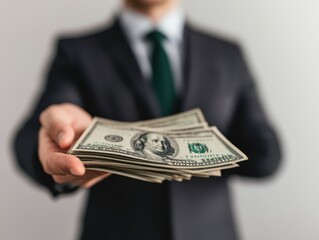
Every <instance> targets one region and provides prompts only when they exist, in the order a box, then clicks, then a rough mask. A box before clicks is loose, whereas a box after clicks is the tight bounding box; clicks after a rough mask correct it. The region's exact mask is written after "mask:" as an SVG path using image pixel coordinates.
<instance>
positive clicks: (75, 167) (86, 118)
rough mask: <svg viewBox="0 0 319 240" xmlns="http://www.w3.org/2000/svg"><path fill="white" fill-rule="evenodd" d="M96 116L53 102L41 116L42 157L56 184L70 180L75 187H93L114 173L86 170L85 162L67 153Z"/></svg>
mask: <svg viewBox="0 0 319 240" xmlns="http://www.w3.org/2000/svg"><path fill="white" fill-rule="evenodd" d="M91 121H92V117H91V116H90V114H88V113H87V112H86V111H84V110H83V109H82V108H80V107H78V106H76V105H74V104H69V103H66V104H58V105H52V106H50V107H48V108H47V109H45V110H44V111H43V112H42V113H41V115H40V122H41V129H40V131H39V148H38V149H39V150H38V151H39V152H38V154H39V159H40V162H41V164H42V167H43V169H44V171H45V172H46V173H47V174H49V175H51V176H52V177H53V179H54V181H55V182H56V183H69V184H72V185H73V186H80V187H84V188H90V187H92V186H93V185H95V184H96V183H98V182H100V181H101V180H103V179H104V178H106V177H108V176H109V175H110V174H109V173H105V172H97V171H86V170H85V168H84V165H83V163H82V162H81V160H80V159H78V158H77V157H75V156H72V155H69V154H66V151H67V149H68V148H69V147H70V146H71V145H72V144H73V143H74V141H76V140H77V139H78V138H79V137H80V135H81V134H82V133H83V131H84V130H85V129H86V128H87V126H88V125H89V124H90V123H91Z"/></svg>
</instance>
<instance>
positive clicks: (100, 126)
mask: <svg viewBox="0 0 319 240" xmlns="http://www.w3.org/2000/svg"><path fill="white" fill-rule="evenodd" d="M69 153H70V154H73V155H81V154H88V153H92V154H100V155H104V156H106V157H110V158H112V157H116V156H122V157H124V158H127V159H132V161H134V159H135V160H139V161H145V162H150V163H155V164H158V165H165V167H167V168H184V169H200V168H209V167H216V166H222V165H227V164H230V163H236V162H239V161H244V160H247V157H246V155H245V154H244V153H242V152H241V151H240V150H239V149H238V148H236V147H235V146H234V145H233V144H232V143H230V142H229V141H228V140H227V139H226V138H225V137H224V136H223V135H222V134H221V133H220V132H219V131H218V129H217V128H216V127H211V128H208V129H202V130H196V131H185V132H183V131H178V132H161V131H156V130H155V129H151V128H140V127H138V126H132V125H128V126H125V125H117V126H116V125H110V124H107V123H105V122H103V121H100V119H98V118H95V119H94V120H93V122H92V124H91V125H90V127H89V128H88V129H87V130H86V131H85V132H84V134H83V135H82V136H81V138H80V139H79V140H78V141H77V142H76V144H75V145H74V146H73V147H72V148H71V149H70V151H69Z"/></svg>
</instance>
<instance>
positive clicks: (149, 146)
mask: <svg viewBox="0 0 319 240" xmlns="http://www.w3.org/2000/svg"><path fill="white" fill-rule="evenodd" d="M132 146H133V149H134V150H135V151H137V152H139V153H140V154H141V155H142V156H144V157H147V158H150V159H152V160H162V161H165V160H167V159H171V158H173V157H174V155H175V154H176V151H175V148H174V147H172V144H171V142H170V141H169V139H168V138H167V137H166V136H164V135H162V134H160V133H151V132H146V133H143V134H141V135H140V136H139V137H138V138H137V139H135V140H133V141H132Z"/></svg>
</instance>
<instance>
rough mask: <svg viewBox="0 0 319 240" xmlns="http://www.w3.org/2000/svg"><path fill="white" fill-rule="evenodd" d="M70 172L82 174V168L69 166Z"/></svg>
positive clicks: (76, 174)
mask: <svg viewBox="0 0 319 240" xmlns="http://www.w3.org/2000/svg"><path fill="white" fill-rule="evenodd" d="M70 172H71V174H72V175H74V176H82V175H83V173H82V169H79V168H77V169H75V168H71V169H70Z"/></svg>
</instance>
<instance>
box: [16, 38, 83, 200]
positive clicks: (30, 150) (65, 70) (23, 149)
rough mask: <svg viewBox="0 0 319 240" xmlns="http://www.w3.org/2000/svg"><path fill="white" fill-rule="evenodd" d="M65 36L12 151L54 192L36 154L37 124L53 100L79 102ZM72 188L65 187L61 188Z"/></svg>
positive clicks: (50, 178)
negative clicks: (39, 94) (41, 114)
mask: <svg viewBox="0 0 319 240" xmlns="http://www.w3.org/2000/svg"><path fill="white" fill-rule="evenodd" d="M65 41H66V40H60V41H58V44H57V52H56V56H55V58H54V60H53V63H52V65H51V68H50V69H49V72H48V75H47V81H46V83H45V86H44V88H43V90H42V94H41V96H40V97H39V99H38V101H37V104H36V106H35V107H34V109H33V110H32V111H31V114H30V115H29V117H28V119H27V120H26V121H25V122H24V123H23V124H22V126H21V127H20V129H19V130H18V131H17V133H16V137H15V139H14V152H15V154H16V159H17V162H18V165H19V166H20V167H21V169H22V170H23V171H24V172H25V173H27V174H28V175H29V176H30V177H31V178H32V179H33V180H34V181H35V182H36V183H38V184H40V185H41V186H43V187H46V188H47V189H49V190H50V192H51V193H52V194H53V195H54V196H55V195H57V194H58V193H59V191H57V189H56V184H55V183H54V181H53V179H52V177H51V176H49V175H47V174H46V173H45V172H44V170H43V168H42V166H41V164H40V161H39V158H38V132H39V128H40V122H39V115H40V113H41V112H42V111H43V110H44V109H45V108H47V107H48V106H50V105H52V104H58V103H65V102H69V103H74V104H77V105H79V106H81V105H82V101H81V94H80V91H79V87H78V82H79V81H80V75H79V74H78V73H77V71H76V68H75V65H74V63H72V61H71V58H70V56H69V54H68V48H67V47H66V46H67V45H66V43H65ZM71 190H73V189H71V188H70V189H68V188H65V189H63V190H62V192H69V191H71Z"/></svg>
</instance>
